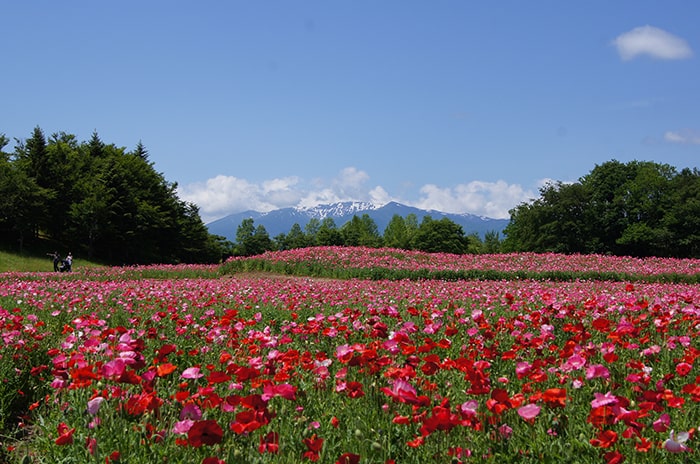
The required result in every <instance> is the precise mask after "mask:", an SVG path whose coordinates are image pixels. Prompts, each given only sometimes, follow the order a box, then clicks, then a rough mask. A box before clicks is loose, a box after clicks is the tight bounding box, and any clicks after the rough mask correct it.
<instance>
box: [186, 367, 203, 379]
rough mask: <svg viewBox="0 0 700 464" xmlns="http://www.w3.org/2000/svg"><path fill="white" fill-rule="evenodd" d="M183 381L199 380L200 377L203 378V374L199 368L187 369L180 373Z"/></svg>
mask: <svg viewBox="0 0 700 464" xmlns="http://www.w3.org/2000/svg"><path fill="white" fill-rule="evenodd" d="M180 377H182V378H183V379H199V378H201V377H204V374H202V373H201V372H200V368H199V367H188V368H187V369H185V370H184V371H182V374H181V375H180Z"/></svg>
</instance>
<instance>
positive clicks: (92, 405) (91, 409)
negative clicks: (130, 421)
mask: <svg viewBox="0 0 700 464" xmlns="http://www.w3.org/2000/svg"><path fill="white" fill-rule="evenodd" d="M104 400H105V399H104V398H103V397H101V396H97V397H95V398H93V399H91V400H90V401H88V402H87V411H88V413H89V414H90V415H91V416H94V415H95V414H97V411H99V410H100V406H101V405H102V403H103V402H104Z"/></svg>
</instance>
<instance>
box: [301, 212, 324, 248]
mask: <svg viewBox="0 0 700 464" xmlns="http://www.w3.org/2000/svg"><path fill="white" fill-rule="evenodd" d="M320 228H321V220H320V219H319V218H311V219H309V222H307V223H306V225H305V226H304V234H306V240H307V243H308V244H309V245H308V246H316V245H318V230H319V229H320Z"/></svg>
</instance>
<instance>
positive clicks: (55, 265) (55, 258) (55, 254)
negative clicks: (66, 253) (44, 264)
mask: <svg viewBox="0 0 700 464" xmlns="http://www.w3.org/2000/svg"><path fill="white" fill-rule="evenodd" d="M46 254H47V255H49V256H51V258H53V272H58V271H59V269H58V264H59V263H60V262H61V257H60V256H59V255H58V251H54V252H53V253H46Z"/></svg>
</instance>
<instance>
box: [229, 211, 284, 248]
mask: <svg viewBox="0 0 700 464" xmlns="http://www.w3.org/2000/svg"><path fill="white" fill-rule="evenodd" d="M273 249H274V243H273V241H272V239H271V238H270V235H269V234H268V233H267V230H265V226H263V225H262V224H261V225H259V226H257V227H256V226H255V221H254V220H253V218H246V219H244V220H243V221H242V222H241V223H240V224H239V226H238V228H237V229H236V246H235V248H234V252H235V254H236V255H238V256H254V255H259V254H261V253H264V252H266V251H270V250H273Z"/></svg>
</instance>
